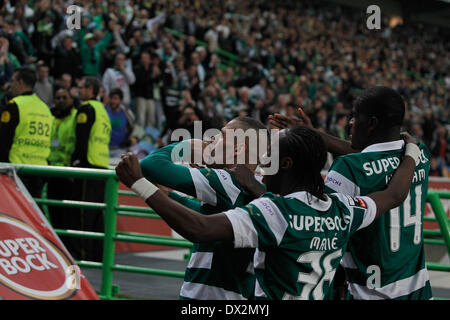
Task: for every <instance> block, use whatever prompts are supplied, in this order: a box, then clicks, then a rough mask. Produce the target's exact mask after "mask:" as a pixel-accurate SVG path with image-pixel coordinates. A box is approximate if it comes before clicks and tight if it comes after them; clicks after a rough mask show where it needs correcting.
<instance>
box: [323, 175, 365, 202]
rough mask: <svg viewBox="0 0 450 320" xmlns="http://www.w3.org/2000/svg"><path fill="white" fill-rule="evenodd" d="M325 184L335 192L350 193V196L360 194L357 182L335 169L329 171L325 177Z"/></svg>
mask: <svg viewBox="0 0 450 320" xmlns="http://www.w3.org/2000/svg"><path fill="white" fill-rule="evenodd" d="M325 186H327V187H328V188H330V189H332V190H334V191H335V192H339V193H343V194H348V195H349V196H359V195H360V189H359V187H358V186H357V185H356V184H355V183H353V182H352V181H351V180H349V179H348V178H346V177H344V176H343V175H342V174H340V173H339V172H337V171H334V170H331V171H330V172H328V174H327V176H326V177H325Z"/></svg>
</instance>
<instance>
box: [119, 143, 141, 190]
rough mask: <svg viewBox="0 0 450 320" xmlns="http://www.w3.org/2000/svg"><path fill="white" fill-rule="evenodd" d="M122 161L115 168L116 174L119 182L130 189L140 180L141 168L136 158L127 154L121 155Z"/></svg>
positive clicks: (131, 154)
mask: <svg viewBox="0 0 450 320" xmlns="http://www.w3.org/2000/svg"><path fill="white" fill-rule="evenodd" d="M121 158H122V160H121V161H120V162H119V164H118V165H117V167H116V174H117V177H118V178H119V180H120V181H122V183H123V184H124V185H126V186H127V187H128V188H130V187H131V186H132V185H133V184H134V183H135V182H136V181H137V180H139V179H140V178H142V171H141V166H140V165H139V161H138V159H137V158H136V156H135V155H134V154H133V153H131V152H128V153H127V154H122V155H121Z"/></svg>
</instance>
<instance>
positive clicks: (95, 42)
mask: <svg viewBox="0 0 450 320" xmlns="http://www.w3.org/2000/svg"><path fill="white" fill-rule="evenodd" d="M88 22H89V20H88V19H83V23H84V25H83V28H81V30H80V31H78V33H77V35H76V37H77V44H78V47H79V48H80V54H81V62H82V66H83V74H84V75H88V76H94V77H97V76H99V72H100V56H101V53H102V51H103V50H104V49H105V48H106V47H107V46H108V44H109V43H110V42H111V40H112V38H113V35H112V33H111V30H112V29H113V28H114V27H115V21H114V20H112V19H111V20H109V22H108V29H107V32H106V33H105V34H104V36H103V37H102V38H101V39H97V37H96V36H95V35H94V34H93V33H91V32H89V33H86V26H87V23H88Z"/></svg>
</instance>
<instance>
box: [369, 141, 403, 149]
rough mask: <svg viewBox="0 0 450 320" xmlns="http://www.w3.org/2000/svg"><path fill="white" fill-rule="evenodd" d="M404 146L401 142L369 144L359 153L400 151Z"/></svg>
mask: <svg viewBox="0 0 450 320" xmlns="http://www.w3.org/2000/svg"><path fill="white" fill-rule="evenodd" d="M404 145H405V141H403V140H395V141H389V142H382V143H375V144H371V145H370V146H368V147H367V148H365V149H364V150H363V151H361V152H380V151H391V150H398V149H402V148H403V146H404Z"/></svg>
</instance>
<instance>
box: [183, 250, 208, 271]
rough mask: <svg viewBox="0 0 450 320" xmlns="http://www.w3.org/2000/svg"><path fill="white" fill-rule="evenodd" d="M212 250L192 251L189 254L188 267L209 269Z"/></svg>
mask: <svg viewBox="0 0 450 320" xmlns="http://www.w3.org/2000/svg"><path fill="white" fill-rule="evenodd" d="M213 255H214V254H213V253H212V252H194V253H192V255H191V259H189V263H188V266H187V267H188V268H203V269H211V264H212V259H213Z"/></svg>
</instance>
